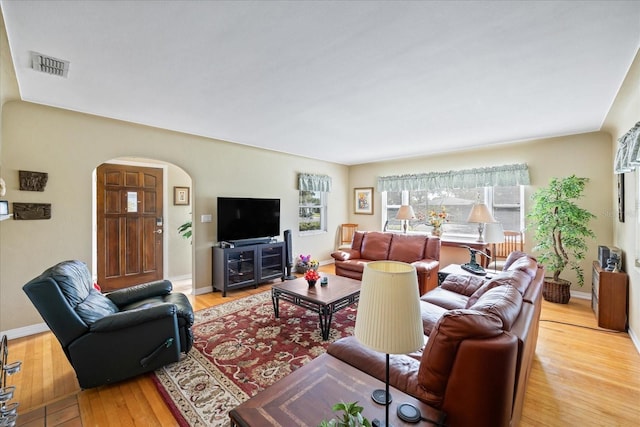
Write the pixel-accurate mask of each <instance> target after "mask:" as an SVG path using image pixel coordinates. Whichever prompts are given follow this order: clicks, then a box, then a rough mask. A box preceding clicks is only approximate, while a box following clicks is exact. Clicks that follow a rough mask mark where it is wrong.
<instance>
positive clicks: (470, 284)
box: [440, 274, 487, 308]
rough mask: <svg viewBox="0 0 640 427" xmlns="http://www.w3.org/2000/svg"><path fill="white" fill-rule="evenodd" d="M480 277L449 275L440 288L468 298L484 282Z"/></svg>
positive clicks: (484, 279)
mask: <svg viewBox="0 0 640 427" xmlns="http://www.w3.org/2000/svg"><path fill="white" fill-rule="evenodd" d="M486 280H487V279H486V278H484V277H482V276H469V275H468V274H449V275H448V276H447V277H446V278H445V279H444V281H443V282H442V285H440V287H441V288H442V289H447V290H449V291H451V292H455V293H458V294H461V295H465V296H468V297H470V296H471V295H473V293H474V292H475V291H477V290H478V288H479V287H480V286H482V285H483V284H484V283H485V282H486ZM459 308H462V307H459Z"/></svg>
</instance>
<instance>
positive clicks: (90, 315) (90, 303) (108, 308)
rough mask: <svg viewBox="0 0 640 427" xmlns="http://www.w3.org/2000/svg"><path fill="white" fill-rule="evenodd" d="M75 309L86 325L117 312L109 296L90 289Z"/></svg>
mask: <svg viewBox="0 0 640 427" xmlns="http://www.w3.org/2000/svg"><path fill="white" fill-rule="evenodd" d="M75 310H76V313H78V316H80V318H81V319H82V320H84V322H85V323H86V324H87V325H92V324H93V323H95V322H96V321H98V320H100V319H102V318H103V317H105V316H109V315H111V314H114V313H117V312H118V307H117V306H116V305H115V304H114V303H113V302H111V300H110V299H109V298H107V297H106V296H104V295H102V294H101V293H100V292H98V291H97V290H95V289H91V290H90V291H89V295H88V296H87V298H85V300H84V301H82V302H81V303H80V304H78V305H77V306H76V307H75Z"/></svg>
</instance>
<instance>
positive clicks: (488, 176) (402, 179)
mask: <svg viewBox="0 0 640 427" xmlns="http://www.w3.org/2000/svg"><path fill="white" fill-rule="evenodd" d="M513 185H529V167H528V166H527V165H526V164H525V163H519V164H513V165H504V166H493V167H487V168H476V169H463V170H457V171H456V170H452V171H448V172H430V173H421V174H410V175H392V176H381V177H378V191H381V192H382V191H405V190H409V191H411V190H414V191H415V190H429V189H432V188H433V189H436V188H478V187H507V186H513Z"/></svg>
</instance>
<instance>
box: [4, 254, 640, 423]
mask: <svg viewBox="0 0 640 427" xmlns="http://www.w3.org/2000/svg"><path fill="white" fill-rule="evenodd" d="M321 270H323V271H326V272H332V271H333V266H327V267H321ZM269 288H270V285H268V284H266V285H262V286H260V287H259V288H258V289H252V288H249V289H246V290H241V291H236V292H229V293H227V297H226V298H222V295H221V293H220V292H214V293H210V294H205V295H201V296H196V297H194V296H189V298H190V299H191V302H192V304H193V306H194V309H195V310H201V309H204V308H207V307H210V306H213V305H216V304H220V303H223V302H227V301H231V300H232V299H237V298H242V297H244V296H247V295H249V294H252V293H257V292H263V291H266V290H268V289H269ZM541 318H542V321H541V323H540V332H539V337H538V344H537V349H536V356H535V359H534V364H533V368H532V372H531V377H530V379H529V386H528V389H527V394H526V397H525V407H524V412H523V416H522V420H521V423H520V425H521V426H523V427H529V426H581V427H582V426H638V425H640V354H638V352H637V350H636V349H635V347H634V346H633V344H632V341H631V339H630V338H629V336H628V335H627V334H626V333H619V332H612V331H607V330H604V329H600V328H598V327H597V325H596V320H595V317H594V315H593V312H592V311H591V308H590V302H589V301H585V300H579V299H575V298H572V299H571V301H570V302H569V304H566V305H562V304H552V303H548V302H546V301H545V302H543V306H542V316H541ZM9 356H10V357H9V358H10V360H22V361H23V365H22V366H23V369H22V371H21V372H20V373H18V374H17V375H14V376H12V377H9V383H10V384H13V385H16V386H17V391H16V396H15V398H14V399H15V401H18V402H20V407H19V413H26V412H28V411H30V410H32V409H35V408H40V407H42V406H44V405H48V404H51V403H54V402H57V401H59V400H61V399H64V398H66V397H68V396H70V395H77V397H78V402H79V405H80V414H81V418H82V422H83V425H84V426H85V427H88V426H101V427H102V426H134V425H135V426H175V425H177V423H176V422H175V420H174V418H173V416H172V415H171V413H170V412H169V410H168V408H167V406H166V405H165V403H164V401H163V400H162V397H161V396H160V394H159V393H158V391H157V389H156V387H155V385H154V384H153V382H152V380H151V379H150V377H149V376H145V375H143V376H140V377H138V378H135V379H131V380H128V381H123V382H121V383H119V384H114V385H110V386H103V387H98V388H95V389H90V390H80V388H79V386H78V383H77V381H76V379H75V375H74V373H73V370H72V369H71V367H70V365H69V363H68V362H67V360H66V358H65V356H64V353H63V352H62V350H61V348H60V345H59V344H58V342H57V341H56V340H55V338H54V337H53V335H52V334H51V333H42V334H38V335H33V336H30V337H25V338H19V339H15V340H11V341H9Z"/></svg>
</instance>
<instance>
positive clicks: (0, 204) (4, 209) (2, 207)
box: [0, 200, 9, 215]
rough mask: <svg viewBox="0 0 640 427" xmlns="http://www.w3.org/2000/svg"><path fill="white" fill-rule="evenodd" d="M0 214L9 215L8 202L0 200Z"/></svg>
mask: <svg viewBox="0 0 640 427" xmlns="http://www.w3.org/2000/svg"><path fill="white" fill-rule="evenodd" d="M0 215H9V202H7V201H6V200H0Z"/></svg>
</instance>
